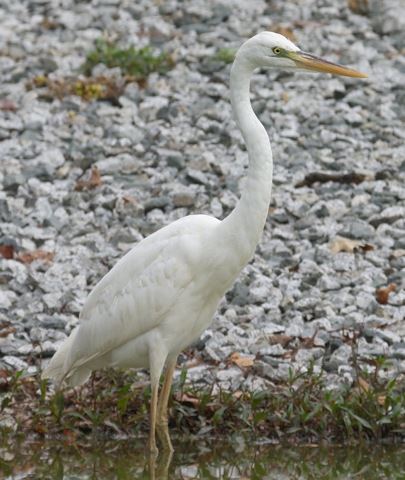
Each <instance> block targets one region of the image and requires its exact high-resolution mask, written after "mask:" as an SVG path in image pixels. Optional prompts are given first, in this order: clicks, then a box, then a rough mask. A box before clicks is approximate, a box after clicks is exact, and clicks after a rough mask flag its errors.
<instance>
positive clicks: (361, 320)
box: [0, 0, 405, 390]
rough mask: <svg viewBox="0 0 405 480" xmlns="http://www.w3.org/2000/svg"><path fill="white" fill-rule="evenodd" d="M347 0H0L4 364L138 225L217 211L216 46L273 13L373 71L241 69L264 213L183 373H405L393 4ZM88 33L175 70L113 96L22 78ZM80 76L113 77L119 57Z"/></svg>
mask: <svg viewBox="0 0 405 480" xmlns="http://www.w3.org/2000/svg"><path fill="white" fill-rule="evenodd" d="M348 4H350V6H351V8H349V6H346V4H345V2H336V1H334V0H322V1H319V2H314V1H311V0H302V1H300V2H284V1H282V0H274V1H270V2H265V1H262V0H252V1H249V2H246V1H243V0H232V1H230V2H220V1H216V0H193V1H192V2H191V1H186V2H180V1H179V0H168V1H164V2H155V1H152V0H137V1H136V2H133V1H131V0H89V1H87V2H75V1H73V0H64V1H63V2H62V1H58V0H22V1H20V2H7V3H6V2H2V5H1V6H0V24H1V30H2V35H1V37H0V141H1V143H0V252H1V253H0V369H2V368H7V369H9V368H11V369H16V370H21V369H24V370H26V371H28V372H29V373H35V371H36V369H37V368H38V359H39V358H43V359H44V361H47V359H48V358H49V357H51V356H52V354H53V353H54V351H55V349H56V348H57V347H58V346H59V345H60V343H61V342H62V341H63V340H64V338H66V336H67V335H68V334H69V332H70V331H71V329H72V328H73V327H74V326H75V325H76V324H77V321H78V320H77V318H78V314H79V312H80V309H81V307H82V305H83V303H84V301H85V299H86V296H87V295H88V293H89V291H90V290H91V289H92V287H93V286H94V285H95V284H96V283H97V282H98V280H100V279H101V277H102V276H103V275H104V274H105V273H106V272H107V271H108V270H109V269H110V268H111V267H112V266H113V265H114V263H115V262H116V261H117V259H118V258H120V257H121V256H122V255H123V254H124V253H125V252H126V251H127V250H128V249H129V248H130V247H131V245H133V244H134V243H135V242H137V241H139V240H140V239H142V238H143V237H144V236H146V235H148V234H150V233H151V232H153V231H155V230H156V229H158V228H160V227H162V226H164V225H166V224H168V223H170V222H172V221H173V220H175V219H177V218H179V217H181V216H184V215H187V214H190V213H208V214H212V215H213V216H216V217H218V218H224V217H225V216H226V215H228V214H229V212H230V211H231V210H232V208H233V207H234V205H235V202H236V201H237V199H238V195H239V191H240V185H241V182H243V176H244V173H245V171H246V166H247V156H246V149H245V147H244V144H243V141H242V138H241V135H240V133H239V131H238V130H237V128H236V126H235V124H234V121H233V119H232V112H231V107H230V104H229V89H228V86H229V81H228V80H229V69H230V66H229V65H228V64H226V63H224V62H223V61H221V60H219V59H218V57H217V56H216V54H217V52H218V50H219V49H221V48H227V49H236V48H237V47H238V46H239V45H240V44H241V42H242V41H243V40H244V39H246V38H248V37H249V36H251V35H253V34H255V33H257V32H259V31H261V30H264V29H269V30H275V31H280V32H281V33H283V32H284V33H286V32H287V33H290V34H291V33H292V34H293V40H294V41H295V42H296V43H297V44H298V45H300V47H301V48H302V49H303V50H306V51H310V52H312V53H315V54H322V55H324V56H325V57H327V58H329V59H331V60H332V61H333V60H335V61H339V62H341V63H343V64H348V65H352V66H354V67H355V68H357V69H358V70H360V71H365V72H368V73H369V79H367V80H365V81H359V80H355V79H346V78H341V77H339V78H333V77H331V76H328V75H311V74H294V75H292V74H290V73H286V72H265V71H263V72H257V74H255V77H254V81H253V83H252V102H253V106H254V109H255V111H256V112H257V114H258V115H259V117H260V119H261V121H262V122H263V124H264V125H265V127H266V128H267V130H268V132H269V135H270V137H271V141H272V146H273V154H274V161H275V169H274V188H273V192H274V193H273V198H272V203H271V207H270V212H269V217H268V220H267V224H266V228H265V232H264V234H263V238H262V241H261V242H260V245H259V246H258V248H257V251H256V255H255V257H254V259H253V260H252V261H251V262H250V263H249V265H248V266H247V267H246V268H245V269H244V271H243V272H242V274H241V275H240V277H239V279H238V281H237V282H236V284H235V285H234V287H233V288H232V290H231V291H229V292H228V293H227V295H226V299H224V301H223V302H222V304H221V306H220V308H219V311H218V313H217V315H216V316H215V319H214V322H213V324H212V327H211V328H210V329H209V330H208V331H206V332H205V333H204V334H203V336H202V338H201V339H200V340H199V341H198V342H197V343H196V344H195V345H194V346H193V347H192V348H191V349H190V351H188V352H186V353H185V354H184V355H182V356H181V357H180V363H186V364H188V363H192V362H191V361H190V359H191V358H193V357H196V358H197V359H199V362H194V363H193V364H192V365H190V369H189V374H188V375H189V376H188V378H189V380H190V381H193V382H195V383H196V384H201V385H204V384H207V383H209V384H211V383H212V382H216V384H217V385H218V386H220V387H221V388H231V389H234V390H238V389H258V388H259V389H260V388H267V387H269V386H271V384H272V382H277V381H282V380H285V379H286V378H287V377H288V375H289V371H290V369H291V367H292V368H293V369H296V370H304V369H306V368H308V367H309V365H311V366H312V367H313V368H314V370H315V371H320V370H321V369H323V370H324V371H325V372H326V375H327V380H328V385H329V387H330V388H336V387H337V386H338V385H341V384H346V383H347V384H350V383H351V382H353V379H354V377H355V366H356V365H355V363H354V362H353V355H354V354H356V356H357V357H358V362H359V364H360V366H361V367H362V368H365V369H369V370H372V369H373V368H374V366H373V365H375V363H376V361H379V359H380V358H382V357H384V358H386V359H387V362H386V364H385V366H384V368H383V369H382V372H381V374H382V375H385V376H387V377H389V376H394V375H398V374H400V373H402V374H403V373H405V322H404V319H405V289H404V284H405V215H404V213H405V187H404V179H405V145H404V139H405V129H404V123H403V122H404V117H405V108H404V102H405V93H404V84H405V60H404V57H403V55H401V52H402V53H403V45H404V44H405V17H404V15H403V7H401V5H400V4H401V1H400V0H397V1H395V0H378V1H377V0H374V1H372V0H370V1H369V2H362V1H360V0H358V1H350V2H348ZM102 36H107V37H108V38H110V39H114V40H117V41H118V42H119V43H120V45H122V46H123V47H127V46H130V45H135V46H143V45H146V44H149V43H150V44H152V46H153V47H154V48H156V49H157V50H164V51H166V52H168V53H169V54H170V55H171V56H172V58H173V60H174V67H173V69H172V70H170V71H169V72H168V73H166V74H157V73H153V74H151V75H150V76H149V78H148V81H147V84H146V85H138V84H137V83H135V82H132V83H128V84H127V85H126V86H125V88H124V89H123V92H122V94H121V95H120V96H119V98H118V101H117V102H115V103H114V102H113V103H111V102H105V101H104V102H103V101H86V100H84V99H82V98H80V97H78V96H75V95H72V94H71V95H67V96H63V97H61V98H57V97H53V98H52V97H48V98H44V96H43V95H42V94H41V89H39V88H36V87H35V86H34V88H32V81H33V79H34V78H35V77H38V76H44V75H45V76H48V77H49V78H50V79H54V80H56V79H64V78H69V77H71V76H74V75H78V73H79V69H80V66H81V65H82V64H83V62H84V60H85V57H86V53H87V52H89V51H90V50H91V49H92V48H93V47H94V42H95V40H96V39H98V38H100V37H102ZM401 49H402V51H401ZM93 74H94V75H95V76H96V75H104V76H106V77H111V78H112V79H114V81H116V82H120V81H121V82H122V81H123V73H122V72H121V71H120V69H117V68H114V69H108V68H106V67H105V66H103V65H98V66H96V67H95V68H94V69H93ZM30 84H31V87H29V85H30ZM95 167H97V169H98V172H99V174H100V178H98V174H97V170H95ZM92 169H93V175H95V178H93V180H94V182H93V184H92V179H91V171H92ZM314 173H324V174H329V175H331V177H333V179H332V180H330V181H325V178H324V179H322V181H316V177H315V181H313V180H314V178H313V177H312V178H311V174H314ZM348 173H349V174H353V175H354V174H355V175H356V176H357V177H356V178H354V179H353V178H352V180H353V181H350V178H349V180H348V178H347V177H346V178H344V177H343V175H345V174H348ZM318 178H319V177H318Z"/></svg>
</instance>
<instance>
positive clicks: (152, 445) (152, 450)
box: [148, 438, 159, 458]
mask: <svg viewBox="0 0 405 480" xmlns="http://www.w3.org/2000/svg"><path fill="white" fill-rule="evenodd" d="M148 451H149V456H150V457H151V458H156V457H157V456H158V455H159V450H158V448H157V446H156V440H155V439H154V438H150V439H149V445H148Z"/></svg>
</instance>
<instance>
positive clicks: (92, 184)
mask: <svg viewBox="0 0 405 480" xmlns="http://www.w3.org/2000/svg"><path fill="white" fill-rule="evenodd" d="M102 183H103V182H102V180H101V175H100V170H99V169H98V168H97V167H96V166H93V167H92V169H91V174H90V178H89V179H88V180H78V181H77V182H76V185H75V190H76V191H77V192H81V191H82V190H91V189H93V188H97V187H99V186H100V185H101V184H102Z"/></svg>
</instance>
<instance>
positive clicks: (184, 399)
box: [176, 392, 200, 407]
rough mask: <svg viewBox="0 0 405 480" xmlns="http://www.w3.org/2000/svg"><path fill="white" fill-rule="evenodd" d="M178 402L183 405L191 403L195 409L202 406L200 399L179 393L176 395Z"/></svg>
mask: <svg viewBox="0 0 405 480" xmlns="http://www.w3.org/2000/svg"><path fill="white" fill-rule="evenodd" d="M176 400H177V401H178V402H181V403H191V405H194V406H195V407H198V405H200V399H199V398H197V397H192V396H191V395H188V394H187V393H180V392H179V393H178V394H176Z"/></svg>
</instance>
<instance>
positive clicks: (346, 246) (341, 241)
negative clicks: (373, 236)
mask: <svg viewBox="0 0 405 480" xmlns="http://www.w3.org/2000/svg"><path fill="white" fill-rule="evenodd" d="M361 245H362V243H361V242H359V241H358V240H352V239H351V238H345V237H335V238H334V240H332V241H331V242H330V244H329V248H330V250H331V252H332V253H339V252H349V253H353V252H354V250H355V249H356V248H360V246H361Z"/></svg>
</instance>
